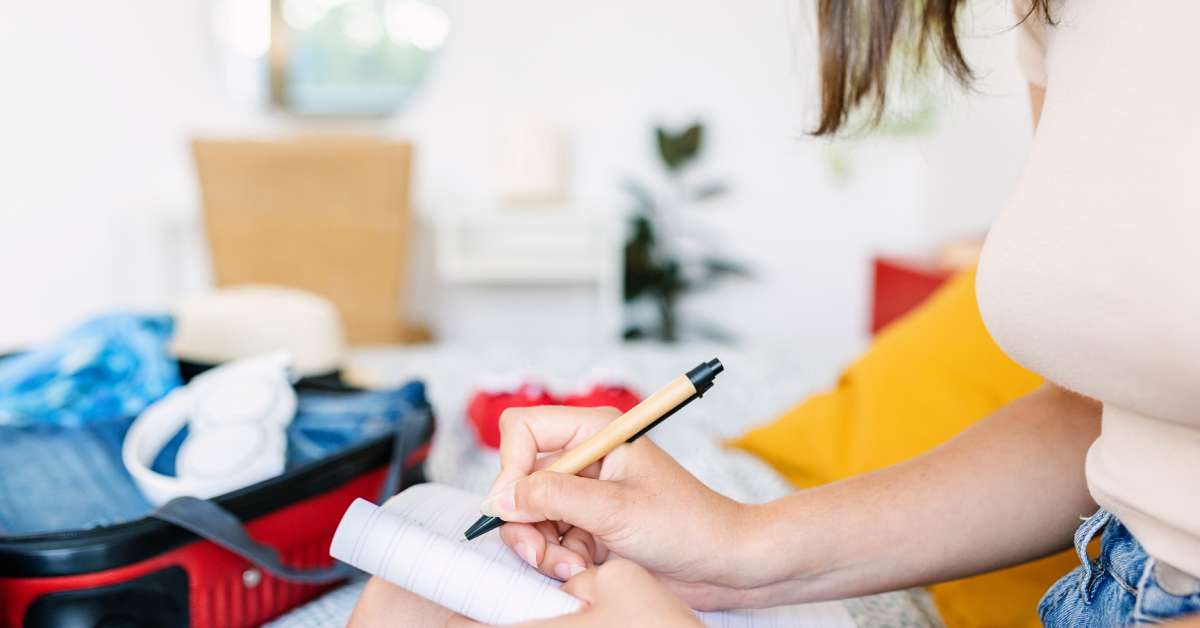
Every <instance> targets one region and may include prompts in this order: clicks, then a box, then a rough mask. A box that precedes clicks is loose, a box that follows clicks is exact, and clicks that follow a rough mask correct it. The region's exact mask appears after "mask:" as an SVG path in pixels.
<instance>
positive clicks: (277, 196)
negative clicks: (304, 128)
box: [192, 137, 414, 345]
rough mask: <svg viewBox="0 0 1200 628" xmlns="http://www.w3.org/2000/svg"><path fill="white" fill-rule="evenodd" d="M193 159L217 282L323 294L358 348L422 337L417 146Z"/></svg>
mask: <svg viewBox="0 0 1200 628" xmlns="http://www.w3.org/2000/svg"><path fill="white" fill-rule="evenodd" d="M192 154H193V157H194V159H195V163H196V170H197V173H198V176H199V181H200V190H201V195H202V197H203V207H204V227H205V231H206V234H207V238H208V244H209V247H210V249H211V255H212V263H213V270H214V272H213V275H214V278H215V281H216V284H217V285H218V286H229V285H236V284H247V283H258V284H263V283H266V284H279V285H285V286H292V287H295V288H300V289H303V290H308V291H310V292H314V293H316V294H319V295H321V296H323V297H325V298H327V299H329V300H331V301H333V303H334V304H335V305H336V306H337V308H338V310H339V312H340V314H341V316H342V319H343V321H344V322H345V325H346V336H347V340H348V341H349V342H350V343H351V344H358V345H362V344H385V343H395V342H403V341H406V340H410V339H412V338H413V334H414V332H412V331H410V330H409V328H408V327H407V321H406V317H405V315H404V311H405V310H404V306H405V294H406V284H407V278H408V277H407V272H408V268H409V238H410V232H411V221H410V207H409V172H410V167H411V162H412V149H411V146H410V145H409V144H408V143H405V142H399V141H389V140H382V139H372V138H353V137H321V138H302V139H286V140H270V141H258V140H218V139H197V140H195V141H193V143H192Z"/></svg>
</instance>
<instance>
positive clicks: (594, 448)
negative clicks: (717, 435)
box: [463, 358, 725, 541]
mask: <svg viewBox="0 0 1200 628" xmlns="http://www.w3.org/2000/svg"><path fill="white" fill-rule="evenodd" d="M724 370H725V367H724V366H723V365H722V364H721V361H720V360H718V359H716V358H713V359H712V360H709V361H708V362H702V363H701V364H700V365H699V366H697V367H696V368H694V369H692V370H690V371H688V372H687V373H686V374H684V375H680V376H679V377H676V378H675V379H674V380H672V381H671V383H669V384H667V385H666V386H664V387H663V388H661V389H659V390H658V392H656V393H654V394H653V395H650V396H649V397H646V398H645V399H643V400H642V402H641V403H639V404H637V405H636V406H634V407H632V408H630V409H629V412H626V413H625V414H622V415H621V416H619V417H617V418H616V419H613V422H612V423H609V424H608V425H606V426H604V429H601V430H600V431H599V432H596V433H595V434H593V435H592V436H591V438H588V439H587V440H585V441H583V442H582V443H580V444H579V446H578V447H575V448H574V449H571V450H570V451H567V452H564V453H563V455H562V457H561V458H559V459H558V460H555V461H554V463H553V464H551V465H550V466H549V467H546V469H545V470H546V471H554V472H555V473H569V474H571V475H575V474H576V473H579V472H580V471H582V470H583V469H586V468H587V467H588V465H590V464H592V463H593V462H596V461H597V460H599V459H601V458H603V457H605V456H607V455H608V454H609V453H610V452H612V450H614V449H616V448H617V447H620V446H621V445H623V444H625V443H632V442H633V441H635V440H637V439H638V437H640V436H641V435H643V434H645V433H646V432H649V431H650V430H651V428H653V427H654V426H655V425H658V424H659V423H662V422H663V420H664V419H666V418H667V417H669V416H671V415H672V414H675V413H676V412H678V411H679V410H680V409H681V408H683V407H684V406H686V405H687V404H688V403H690V402H691V401H692V400H693V399H696V398H698V397H700V396H702V395H703V394H704V393H705V392H707V391H708V389H709V388H712V386H713V381H714V380H715V379H716V377H717V374H718V373H720V372H721V371H724ZM503 524H504V520H503V519H501V518H500V517H489V516H487V515H484V516H482V517H480V518H479V520H478V521H476V522H475V523H474V524H473V525H472V526H471V527H469V528H467V531H466V532H464V533H463V535H464V536H466V537H467V540H468V541H470V540H471V539H474V538H476V537H478V536H480V535H483V534H485V533H487V532H491V531H492V530H495V529H496V528H499V527H500V526H501V525H503Z"/></svg>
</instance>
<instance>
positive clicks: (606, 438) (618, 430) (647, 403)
mask: <svg viewBox="0 0 1200 628" xmlns="http://www.w3.org/2000/svg"><path fill="white" fill-rule="evenodd" d="M694 394H696V387H695V386H694V385H693V384H692V382H691V380H689V379H688V377H687V376H686V375H680V376H679V377H676V378H675V379H674V380H672V381H671V383H669V384H667V385H666V386H665V387H663V388H661V389H659V390H658V392H656V393H654V394H653V395H650V396H649V397H646V398H645V399H643V400H642V402H641V403H639V404H637V405H636V406H634V407H632V408H630V409H629V412H626V413H625V414H622V415H621V416H619V417H617V418H616V419H613V422H612V423H609V424H608V425H606V426H604V429H602V430H600V431H599V432H596V434H595V435H593V436H592V437H591V438H589V439H587V440H586V441H584V442H583V443H581V444H580V445H579V446H578V447H576V448H574V449H572V450H570V451H567V452H565V453H563V455H562V457H561V458H559V459H558V460H555V461H554V463H553V464H551V465H550V466H549V467H546V470H547V471H554V472H556V473H569V474H571V475H574V474H576V473H579V472H580V471H582V470H583V469H584V468H586V467H587V466H588V465H590V464H592V463H593V462H596V461H597V460H599V459H601V458H603V457H604V456H607V455H608V454H609V453H610V452H611V451H612V450H614V449H616V448H617V447H620V446H621V445H623V444H624V443H625V441H627V440H629V439H630V438H632V437H633V436H634V435H635V434H637V433H638V432H641V431H642V430H643V429H645V428H646V426H648V425H650V424H651V423H654V422H655V421H657V420H658V419H659V418H661V417H663V416H664V415H666V414H669V413H670V412H671V411H673V410H674V409H675V408H677V407H679V406H680V405H681V404H683V402H685V401H687V399H688V398H689V397H691V396H692V395H694Z"/></svg>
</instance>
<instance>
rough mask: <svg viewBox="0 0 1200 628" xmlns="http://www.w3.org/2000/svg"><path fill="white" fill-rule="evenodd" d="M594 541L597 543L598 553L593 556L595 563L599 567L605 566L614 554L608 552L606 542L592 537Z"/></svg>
mask: <svg viewBox="0 0 1200 628" xmlns="http://www.w3.org/2000/svg"><path fill="white" fill-rule="evenodd" d="M592 539H593V540H595V541H596V552H595V553H594V554H593V555H592V558H593V559H594V561H593V562H594V563H595V564H597V565H603V564H604V563H605V562H606V561H608V559H609V557H610V556H612V555H613V554H612V553H611V552H609V551H608V545H606V544H605V543H604V541H601V540H600V539H597V538H596V537H592Z"/></svg>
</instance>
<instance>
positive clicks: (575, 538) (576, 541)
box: [559, 528, 596, 567]
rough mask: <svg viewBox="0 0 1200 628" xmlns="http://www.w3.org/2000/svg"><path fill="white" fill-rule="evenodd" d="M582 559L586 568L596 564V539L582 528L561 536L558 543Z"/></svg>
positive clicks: (568, 531) (571, 530) (573, 529)
mask: <svg viewBox="0 0 1200 628" xmlns="http://www.w3.org/2000/svg"><path fill="white" fill-rule="evenodd" d="M559 544H560V545H562V546H563V547H564V548H566V549H569V550H571V551H572V552H574V553H576V554H577V555H579V556H582V557H583V558H584V561H585V562H586V563H587V566H588V567H591V566H593V565H595V564H596V537H594V536H592V535H591V533H589V532H588V531H587V530H584V529H583V528H571V529H570V530H567V531H566V533H565V534H563V536H562V541H561V542H560V543H559Z"/></svg>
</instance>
